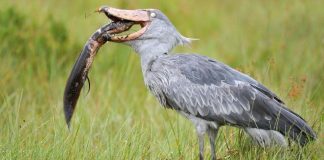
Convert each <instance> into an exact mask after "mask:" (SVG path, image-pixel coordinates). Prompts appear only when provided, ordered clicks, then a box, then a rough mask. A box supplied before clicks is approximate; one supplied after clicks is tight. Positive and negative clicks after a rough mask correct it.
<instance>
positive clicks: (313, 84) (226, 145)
mask: <svg viewBox="0 0 324 160" xmlns="http://www.w3.org/2000/svg"><path fill="white" fill-rule="evenodd" d="M104 4H106V5H111V6H115V7H120V8H130V9H134V8H159V9H160V10H162V11H163V12H164V13H165V14H166V15H167V16H168V17H169V18H170V20H171V21H172V22H173V23H174V25H175V26H176V27H177V28H178V30H179V31H180V32H181V33H182V34H183V35H185V36H189V37H194V38H199V39H200V40H199V41H195V42H194V43H193V44H192V46H191V47H189V48H181V47H180V48H177V49H176V51H177V52H195V53H200V54H203V55H207V56H210V57H213V58H216V59H218V60H221V61H223V62H225V63H227V64H229V65H231V66H232V67H234V68H237V69H239V70H241V71H242V72H245V73H247V74H249V75H251V76H252V77H254V78H255V79H257V80H259V81H261V82H262V83H263V84H265V85H266V86H268V87H269V88H270V89H271V90H273V91H274V92H276V93H277V94H278V95H279V96H280V97H282V99H284V101H285V102H286V103H287V104H288V106H289V108H291V109H292V110H294V111H295V112H297V113H298V114H300V115H301V116H302V117H304V118H305V119H306V120H307V121H308V122H309V124H310V125H311V126H313V128H314V129H315V131H316V132H317V134H318V140H317V141H316V142H314V143H312V144H310V145H308V146H307V147H305V148H298V147H297V146H296V145H293V146H292V147H291V148H288V149H282V148H276V147H274V148H259V147H257V146H255V145H252V144H251V142H250V141H249V139H248V138H247V137H246V135H245V134H244V133H243V132H242V131H241V130H239V129H237V128H230V127H223V128H222V129H221V130H220V133H219V135H218V139H217V154H218V157H219V158H221V159H321V157H323V156H324V154H323V151H324V147H323V144H324V141H323V137H324V134H323V122H324V103H323V97H322V95H323V93H324V84H323V80H324V72H323V68H324V61H323V59H324V30H323V28H324V10H323V9H322V6H323V5H324V3H323V2H322V1H317V0H311V1H303V0H296V1H271V2H268V1H256V0H250V1H240V2H238V1H234V0H230V1H212V0H206V1H204V2H200V3H199V4H198V2H197V1H193V0H190V1H187V0H179V1H177V2H173V1H172V2H171V1H161V2H157V1H148V0H141V1H138V2H133V1H126V0H123V1H117V0H114V1H110V2H108V1H98V2H92V1H87V2H84V1H79V2H72V1H63V0H58V1H36V0H35V1H1V2H0V5H1V9H0V37H1V42H0V51H1V52H0V56H1V58H0V62H1V63H0V77H1V81H0V89H1V90H0V117H1V118H0V125H1V128H0V159H197V158H198V157H197V154H198V144H197V139H196V135H195V131H194V128H193V126H192V125H191V123H190V122H189V121H188V120H186V119H184V118H183V117H181V116H179V115H178V114H177V113H175V112H174V111H171V110H166V109H163V108H162V107H160V105H159V104H158V103H157V101H156V100H155V99H154V97H153V96H152V95H150V93H149V92H148V91H147V89H146V88H145V86H144V84H143V79H142V75H141V69H140V64H139V59H138V56H137V55H136V54H134V53H133V51H132V50H131V49H129V48H128V47H126V46H123V45H120V44H111V43H110V44H107V45H105V46H104V47H103V48H102V49H101V50H100V51H99V54H98V56H97V57H96V60H95V63H94V65H93V67H92V70H91V72H90V79H91V81H92V86H91V91H90V93H89V94H88V95H87V94H86V91H85V92H84V93H83V94H82V95H81V97H80V100H79V103H78V106H77V110H76V113H75V116H74V117H73V122H72V130H71V131H70V132H69V131H68V129H67V127H66V125H65V121H64V116H63V111H62V96H63V90H64V87H65V82H66V79H67V76H68V74H69V72H70V70H71V68H72V65H73V63H74V61H75V59H76V58H77V56H78V54H79V52H80V50H81V48H82V46H83V44H84V43H85V41H86V40H87V38H88V37H89V36H90V34H91V33H92V32H94V31H95V29H97V28H98V27H99V26H101V25H103V24H105V23H106V22H107V20H106V18H105V17H104V16H103V15H96V14H91V12H92V11H93V10H94V9H96V8H97V7H98V6H101V5H104ZM86 87H87V86H86ZM206 155H208V156H209V146H208V145H206Z"/></svg>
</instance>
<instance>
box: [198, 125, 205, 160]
mask: <svg viewBox="0 0 324 160" xmlns="http://www.w3.org/2000/svg"><path fill="white" fill-rule="evenodd" d="M196 129H197V135H198V143H199V159H200V160H203V159H204V135H205V133H206V131H207V126H206V125H204V124H197V125H196Z"/></svg>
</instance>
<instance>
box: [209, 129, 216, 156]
mask: <svg viewBox="0 0 324 160" xmlns="http://www.w3.org/2000/svg"><path fill="white" fill-rule="evenodd" d="M217 133H218V129H215V128H211V127H209V128H208V130H207V134H208V137H209V142H210V150H211V151H210V152H211V159H212V160H216V154H215V139H216V136H217Z"/></svg>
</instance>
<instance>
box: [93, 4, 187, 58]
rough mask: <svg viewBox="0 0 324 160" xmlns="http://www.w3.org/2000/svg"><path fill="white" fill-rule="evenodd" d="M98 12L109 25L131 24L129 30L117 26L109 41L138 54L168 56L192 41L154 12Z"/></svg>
mask: <svg viewBox="0 0 324 160" xmlns="http://www.w3.org/2000/svg"><path fill="white" fill-rule="evenodd" d="M98 12H101V13H104V14H105V15H106V16H107V17H108V18H109V19H111V20H112V23H117V22H118V23H119V24H120V23H121V22H122V23H123V22H125V24H126V23H127V24H129V23H130V22H132V26H131V27H124V28H123V27H119V29H117V30H116V31H115V32H114V34H111V37H110V39H109V41H112V42H120V43H124V44H127V45H130V46H131V47H132V48H133V49H134V50H135V51H136V52H137V53H143V52H154V51H158V52H163V53H167V52H169V51H170V50H172V48H173V47H175V46H177V45H184V44H188V43H190V41H191V39H190V38H186V37H184V36H182V35H181V34H180V33H179V32H178V31H177V29H176V28H175V27H174V26H173V24H172V23H171V22H170V21H169V19H168V18H167V17H166V16H165V15H164V14H163V13H162V12H161V11H159V10H157V9H138V10H123V9H116V8H111V7H101V8H99V9H98ZM135 26H139V27H137V28H136V27H135Z"/></svg>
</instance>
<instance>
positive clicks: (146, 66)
mask: <svg viewBox="0 0 324 160" xmlns="http://www.w3.org/2000/svg"><path fill="white" fill-rule="evenodd" d="M167 53H168V52H167V51H161V52H157V51H155V52H154V51H153V50H152V51H147V52H142V53H140V56H141V66H142V72H143V74H144V73H145V72H146V71H147V70H150V67H151V66H152V64H153V62H154V61H155V60H156V59H158V58H159V57H161V56H164V55H166V54H167Z"/></svg>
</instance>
